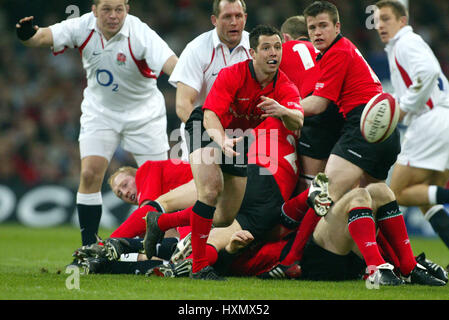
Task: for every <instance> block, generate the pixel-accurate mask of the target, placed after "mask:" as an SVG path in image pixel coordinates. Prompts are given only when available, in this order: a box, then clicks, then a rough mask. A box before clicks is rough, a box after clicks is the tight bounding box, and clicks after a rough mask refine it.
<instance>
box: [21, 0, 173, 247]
mask: <svg viewBox="0 0 449 320" xmlns="http://www.w3.org/2000/svg"><path fill="white" fill-rule="evenodd" d="M128 11H129V5H128V0H94V1H93V4H92V12H89V13H87V14H84V15H82V16H81V17H77V18H73V19H69V20H65V21H62V22H61V23H57V24H54V25H51V26H49V27H46V28H39V27H38V26H36V25H34V24H33V18H34V17H32V16H31V17H25V18H22V19H20V21H19V22H18V23H17V25H16V30H17V35H18V37H19V39H20V40H21V41H22V43H23V44H24V45H26V46H29V47H52V50H53V53H54V54H55V55H56V54H60V53H62V52H64V51H65V49H66V48H77V49H78V50H79V52H80V54H81V56H82V62H83V67H84V69H85V71H86V76H87V87H86V88H85V90H84V92H83V97H84V99H83V102H82V104H81V110H82V115H81V130H80V135H79V147H80V155H81V174H80V184H79V188H78V193H77V197H76V203H77V208H78V216H79V222H80V229H81V238H82V243H83V245H88V244H91V243H94V242H95V241H96V237H95V234H96V233H97V232H98V226H99V223H100V218H101V212H102V197H101V185H102V182H103V179H104V175H105V172H106V169H107V167H108V164H109V162H110V160H111V158H112V156H113V155H114V152H115V150H116V149H117V147H118V146H119V144H121V145H122V147H123V148H124V149H125V150H126V151H129V152H131V153H132V154H133V156H134V158H135V160H136V162H137V164H138V165H140V164H142V163H144V162H145V161H147V160H164V159H167V157H168V156H167V151H168V149H169V144H168V136H167V132H166V127H167V120H166V109H165V101H164V97H163V95H162V93H161V92H160V91H159V89H158V88H157V84H156V80H157V77H158V76H159V75H160V74H161V72H164V73H166V74H168V75H170V74H171V73H172V71H173V68H174V66H175V65H176V62H177V60H178V58H177V56H176V55H175V54H174V52H173V51H172V50H171V49H170V48H169V46H168V45H167V44H166V43H165V41H164V40H162V39H161V38H160V37H159V36H158V35H157V34H156V32H155V31H153V30H152V29H151V28H150V27H149V26H148V25H147V24H145V23H143V22H142V21H141V20H139V19H138V18H137V17H135V16H133V15H130V14H128Z"/></svg>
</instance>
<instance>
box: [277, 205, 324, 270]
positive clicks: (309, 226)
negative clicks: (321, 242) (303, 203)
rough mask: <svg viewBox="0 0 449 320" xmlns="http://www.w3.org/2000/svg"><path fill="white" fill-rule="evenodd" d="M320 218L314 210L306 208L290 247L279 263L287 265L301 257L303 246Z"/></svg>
mask: <svg viewBox="0 0 449 320" xmlns="http://www.w3.org/2000/svg"><path fill="white" fill-rule="evenodd" d="M320 218H321V217H319V216H317V215H316V214H315V210H313V209H312V208H310V209H309V210H307V213H306V215H305V216H304V218H303V219H302V221H301V225H300V226H299V228H298V231H297V232H296V237H295V240H294V241H293V244H292V247H291V249H290V251H289V253H288V254H287V256H286V257H285V258H284V260H282V261H281V264H283V265H287V266H288V265H291V264H292V263H294V262H296V261H300V260H301V259H302V255H303V252H304V247H305V246H306V244H307V241H308V240H309V238H310V236H311V235H312V233H313V231H314V230H315V227H316V225H317V224H318V221H320Z"/></svg>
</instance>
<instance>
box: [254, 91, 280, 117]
mask: <svg viewBox="0 0 449 320" xmlns="http://www.w3.org/2000/svg"><path fill="white" fill-rule="evenodd" d="M260 98H261V99H262V102H261V103H259V104H258V105H257V107H258V108H260V109H261V110H262V111H263V112H264V113H263V114H262V115H261V116H260V117H261V118H262V119H265V118H268V117H276V118H281V117H282V116H283V115H285V111H286V108H285V107H284V106H282V105H281V104H279V103H278V102H277V101H276V100H274V99H272V98H268V97H265V96H261V97H260Z"/></svg>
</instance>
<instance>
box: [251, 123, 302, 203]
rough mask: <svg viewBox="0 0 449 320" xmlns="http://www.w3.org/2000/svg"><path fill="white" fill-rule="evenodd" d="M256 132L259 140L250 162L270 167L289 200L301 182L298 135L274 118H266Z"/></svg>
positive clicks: (253, 149) (253, 146) (252, 145)
mask: <svg viewBox="0 0 449 320" xmlns="http://www.w3.org/2000/svg"><path fill="white" fill-rule="evenodd" d="M253 132H254V136H255V138H256V139H255V141H254V142H253V143H252V144H251V146H250V148H249V150H248V163H249V164H257V165H258V166H260V167H264V168H266V169H267V170H268V171H269V172H270V173H271V174H272V175H273V177H274V179H275V180H276V182H277V184H278V186H279V190H280V191H281V194H282V197H283V198H284V200H285V201H287V200H288V199H290V196H291V194H292V192H293V190H294V189H295V186H296V183H297V182H298V175H299V172H298V170H299V162H298V156H297V153H296V146H297V144H298V136H297V134H295V133H294V132H293V131H290V130H288V129H286V128H285V126H284V125H283V123H282V121H281V120H279V119H277V118H273V117H269V118H267V119H265V121H263V122H262V123H261V124H260V125H258V126H257V127H256V128H255V129H254V131H253Z"/></svg>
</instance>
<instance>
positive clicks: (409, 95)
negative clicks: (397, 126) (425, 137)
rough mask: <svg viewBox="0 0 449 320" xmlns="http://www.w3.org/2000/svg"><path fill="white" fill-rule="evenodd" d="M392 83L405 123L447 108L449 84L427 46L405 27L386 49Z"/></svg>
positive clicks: (448, 106)
mask: <svg viewBox="0 0 449 320" xmlns="http://www.w3.org/2000/svg"><path fill="white" fill-rule="evenodd" d="M385 51H386V52H387V55H388V63H389V66H390V73H391V82H392V85H393V88H394V91H395V96H396V98H397V99H398V100H399V102H400V107H401V109H402V110H404V111H406V112H408V114H407V116H406V118H405V119H404V122H405V123H406V124H409V123H410V121H411V120H412V119H413V118H415V117H416V116H419V115H420V114H422V113H424V112H427V111H429V110H432V109H433V108H437V107H446V108H449V84H448V80H447V78H446V77H445V76H444V74H443V72H442V71H441V67H440V64H439V63H438V60H437V59H436V57H435V55H434V54H433V52H432V50H431V49H430V47H429V46H428V45H427V43H426V42H425V41H424V40H423V39H422V38H421V36H419V35H418V34H416V33H414V32H413V29H412V27H411V26H405V27H403V28H402V29H401V30H399V31H398V33H397V34H396V35H395V36H394V37H393V38H392V39H391V40H390V41H389V42H388V44H387V46H386V47H385Z"/></svg>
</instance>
